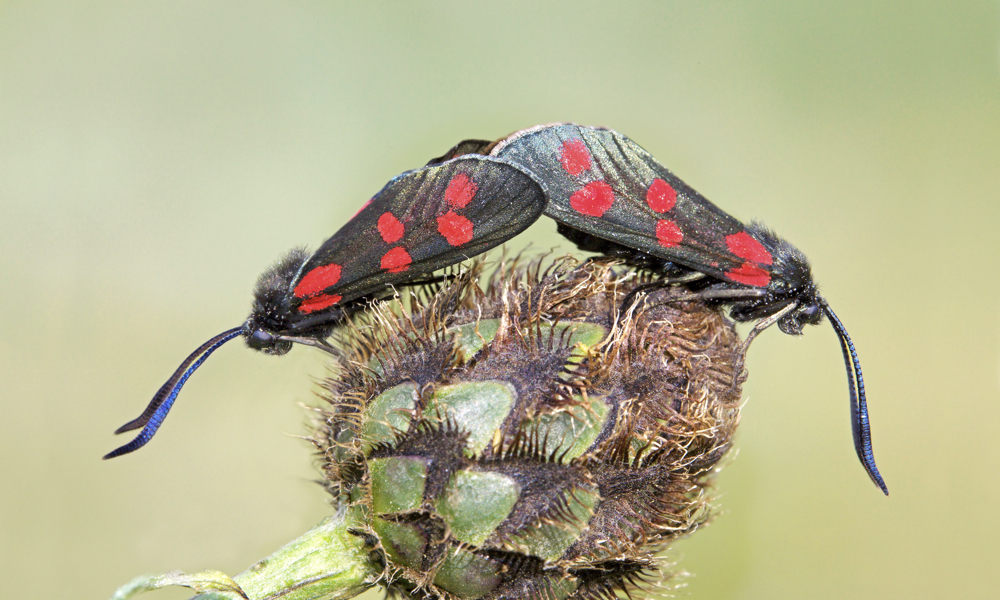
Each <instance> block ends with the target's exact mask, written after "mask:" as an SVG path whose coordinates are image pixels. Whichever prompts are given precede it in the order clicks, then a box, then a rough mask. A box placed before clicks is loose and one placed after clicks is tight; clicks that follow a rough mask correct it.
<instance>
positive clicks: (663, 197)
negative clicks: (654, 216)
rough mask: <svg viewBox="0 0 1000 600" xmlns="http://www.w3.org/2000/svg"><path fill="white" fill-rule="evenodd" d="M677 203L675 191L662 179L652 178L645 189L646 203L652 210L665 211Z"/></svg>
mask: <svg viewBox="0 0 1000 600" xmlns="http://www.w3.org/2000/svg"><path fill="white" fill-rule="evenodd" d="M676 203H677V192H675V191H674V188H672V187H670V184H669V183H667V182H666V181H663V180H662V179H654V180H653V183H651V184H649V189H647V190H646V204H648V205H649V208H651V209H653V211H654V212H658V213H665V212H667V211H668V210H672V209H673V208H674V204H676Z"/></svg>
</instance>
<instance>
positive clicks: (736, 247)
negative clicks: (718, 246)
mask: <svg viewBox="0 0 1000 600" xmlns="http://www.w3.org/2000/svg"><path fill="white" fill-rule="evenodd" d="M726 246H727V247H729V251H730V252H732V253H733V254H735V255H736V256H739V257H740V258H745V259H747V260H749V261H753V262H755V263H757V264H761V265H769V264H771V263H773V262H774V259H773V258H771V253H770V252H768V251H767V250H766V249H765V248H764V246H762V245H761V243H760V242H758V241H757V240H755V239H754V238H753V237H751V235H750V234H749V233H747V232H745V231H741V232H739V233H735V234H733V235H727V236H726Z"/></svg>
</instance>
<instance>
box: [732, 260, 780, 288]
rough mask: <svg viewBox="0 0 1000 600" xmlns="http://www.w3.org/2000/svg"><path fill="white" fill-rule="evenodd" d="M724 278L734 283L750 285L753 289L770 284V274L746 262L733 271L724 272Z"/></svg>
mask: <svg viewBox="0 0 1000 600" xmlns="http://www.w3.org/2000/svg"><path fill="white" fill-rule="evenodd" d="M726 277H728V278H729V279H731V280H733V281H735V282H736V283H742V284H744V285H752V286H754V287H767V284H769V283H771V274H770V273H768V272H767V271H765V270H764V269H761V268H760V267H757V266H754V265H752V264H750V263H748V262H745V263H743V264H742V265H740V266H739V267H737V268H735V269H730V270H728V271H726Z"/></svg>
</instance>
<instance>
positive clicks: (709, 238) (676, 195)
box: [428, 124, 889, 495]
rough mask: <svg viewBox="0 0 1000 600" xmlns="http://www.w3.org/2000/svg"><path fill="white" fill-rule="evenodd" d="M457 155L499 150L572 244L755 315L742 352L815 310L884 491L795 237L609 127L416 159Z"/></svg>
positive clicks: (853, 376) (852, 371)
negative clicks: (736, 210)
mask: <svg viewBox="0 0 1000 600" xmlns="http://www.w3.org/2000/svg"><path fill="white" fill-rule="evenodd" d="M468 154H485V155H489V156H492V157H496V158H500V159H503V160H505V161H507V162H510V163H512V164H515V165H518V166H519V167H521V168H523V169H525V170H526V171H527V172H529V173H531V174H532V175H533V176H534V177H535V178H536V179H537V180H538V181H540V182H543V183H544V185H545V187H546V191H547V194H548V198H547V200H548V202H547V204H546V207H545V214H546V215H548V216H549V217H552V218H553V219H555V220H556V221H557V223H558V229H559V232H560V233H561V234H562V235H564V236H565V237H567V238H568V239H569V240H571V241H572V242H573V243H575V244H576V245H577V246H578V247H579V248H580V249H582V250H586V251H590V252H598V253H602V254H605V255H608V256H612V257H616V258H620V259H622V260H624V261H625V262H626V263H628V264H631V265H634V266H638V267H641V268H647V269H651V270H654V271H656V272H658V273H660V274H662V275H663V281H662V282H660V283H658V284H655V285H664V284H671V283H677V284H684V285H686V286H688V287H689V288H690V289H691V290H692V291H694V292H696V293H697V294H698V296H699V297H701V298H703V299H706V300H708V301H710V302H714V303H717V304H719V305H724V306H726V307H728V309H729V314H730V316H731V317H732V318H733V319H734V320H736V321H739V322H747V321H758V322H757V324H756V325H755V326H754V328H753V329H752V330H751V332H750V334H749V335H748V336H747V340H746V342H745V343H744V351H745V350H746V347H747V346H749V344H750V342H751V341H752V340H753V339H754V338H755V337H756V336H757V335H758V334H759V333H760V332H761V331H763V330H764V329H766V328H767V327H770V326H771V325H774V324H775V323H777V325H778V328H779V329H780V330H781V331H783V332H784V333H788V334H793V335H798V334H801V333H802V330H803V327H804V326H805V325H815V324H818V323H819V322H820V321H821V320H822V319H823V316H824V315H825V316H826V317H827V318H828V319H829V320H830V323H831V325H833V329H834V331H836V333H837V337H838V339H839V340H840V345H841V349H842V350H843V353H844V363H845V366H846V369H847V379H848V387H849V390H850V399H851V425H852V430H853V434H854V448H855V450H856V451H857V454H858V458H859V459H860V460H861V464H862V465H864V468H865V470H866V471H867V472H868V475H869V476H870V477H871V479H872V481H873V482H875V484H876V485H877V486H878V487H879V488H880V489H881V490H882V491H883V492H884V493H885V494H886V495H888V493H889V491H888V488H887V487H886V485H885V481H883V479H882V476H881V475H880V474H879V472H878V468H877V467H876V465H875V457H874V454H873V453H872V440H871V430H870V426H869V422H868V406H867V400H866V398H865V382H864V377H863V376H862V373H861V363H860V362H859V360H858V355H857V352H856V350H855V349H854V344H853V342H852V341H851V338H850V336H849V335H848V334H847V329H846V328H845V327H844V325H843V323H841V321H840V319H838V318H837V315H836V314H834V312H833V310H832V309H831V308H830V305H829V304H828V303H827V301H826V300H825V299H824V298H823V297H822V296H820V294H819V289H818V288H817V286H816V284H815V283H814V282H813V279H812V272H811V270H810V267H809V262H808V261H807V260H806V257H805V255H803V254H802V252H800V251H799V250H798V249H797V248H796V247H795V246H793V245H792V244H790V243H788V242H787V241H785V240H783V239H781V238H780V237H778V236H777V235H775V234H774V232H772V231H770V230H769V229H767V228H766V227H764V226H763V225H761V224H759V223H751V224H750V225H744V224H743V223H741V222H740V221H738V220H737V219H735V218H733V217H732V216H730V215H729V214H727V213H726V212H724V211H723V210H721V209H720V208H718V207H717V206H715V205H714V204H712V203H711V202H709V201H708V199H706V198H705V197H704V196H702V195H701V194H699V193H698V192H696V191H695V190H693V189H692V188H691V187H690V186H688V185H687V184H685V183H684V182H683V181H681V180H680V179H678V178H677V177H676V176H675V175H674V174H673V173H671V172H670V171H669V170H667V169H666V168H664V167H663V165H661V164H660V163H659V162H657V161H656V159H654V158H653V157H652V156H651V155H650V154H649V153H648V152H646V151H645V150H643V149H642V148H641V147H640V146H639V145H638V144H636V143H635V142H633V141H632V140H630V139H629V138H627V137H625V136H624V135H621V134H620V133H617V132H615V131H611V130H609V129H603V128H596V127H582V126H579V125H573V124H554V125H539V126H537V127H532V128H530V129H525V130H523V131H519V132H516V133H514V134H511V135H510V136H508V137H506V138H504V139H501V140H499V141H495V142H491V141H488V140H465V141H463V142H460V143H459V144H458V145H456V146H455V147H454V148H452V149H451V150H450V151H449V152H448V153H446V154H445V155H444V156H441V157H439V158H436V159H434V160H432V161H431V162H430V163H428V164H430V165H433V164H438V163H440V162H442V161H445V160H448V159H451V158H453V157H455V156H460V155H468ZM738 370H739V369H738Z"/></svg>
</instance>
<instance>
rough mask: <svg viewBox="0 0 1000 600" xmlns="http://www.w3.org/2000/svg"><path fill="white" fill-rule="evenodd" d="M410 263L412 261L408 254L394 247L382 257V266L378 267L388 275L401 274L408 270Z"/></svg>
mask: <svg viewBox="0 0 1000 600" xmlns="http://www.w3.org/2000/svg"><path fill="white" fill-rule="evenodd" d="M412 262H413V259H412V258H410V253H409V252H407V251H406V250H403V249H402V248H400V247H399V246H396V247H395V248H393V249H392V250H389V251H388V252H386V253H385V254H383V255H382V264H381V265H380V266H381V267H382V268H383V269H385V270H386V271H389V272H390V273H402V272H403V271H405V270H407V269H409V268H410V263H412Z"/></svg>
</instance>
